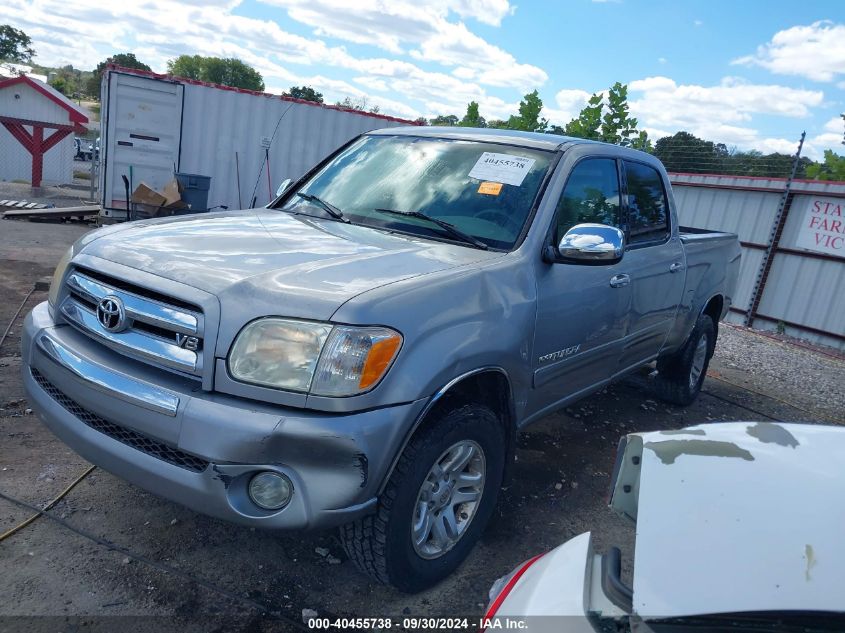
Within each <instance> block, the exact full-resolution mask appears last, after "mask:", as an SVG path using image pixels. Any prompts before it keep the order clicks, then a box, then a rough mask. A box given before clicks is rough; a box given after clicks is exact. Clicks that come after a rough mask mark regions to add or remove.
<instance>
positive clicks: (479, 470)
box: [340, 404, 505, 592]
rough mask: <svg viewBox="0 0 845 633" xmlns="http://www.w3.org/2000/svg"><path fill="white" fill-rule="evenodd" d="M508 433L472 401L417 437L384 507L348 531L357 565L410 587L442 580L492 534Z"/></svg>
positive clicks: (344, 537)
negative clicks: (489, 528) (489, 531)
mask: <svg viewBox="0 0 845 633" xmlns="http://www.w3.org/2000/svg"><path fill="white" fill-rule="evenodd" d="M504 455H505V434H504V430H503V428H502V424H501V422H500V421H499V419H498V418H497V417H496V415H495V414H494V413H493V412H492V411H491V410H490V409H489V408H487V407H485V406H483V405H477V404H469V405H464V406H461V407H459V408H455V409H452V410H449V411H446V412H444V413H441V414H438V418H437V419H436V420H433V421H432V423H431V424H430V425H428V426H427V427H426V428H424V429H423V430H422V431H420V432H419V433H418V434H417V435H415V436H414V437H413V438H412V439H411V442H410V443H409V444H408V446H407V447H406V448H405V451H404V452H403V453H402V456H401V457H400V459H399V463H398V464H397V465H396V468H395V470H394V472H393V474H392V475H391V477H390V480H389V481H388V483H387V486H386V487H385V490H384V492H383V493H382V495H381V497H380V498H379V503H378V506H377V509H376V512H375V513H374V514H372V515H368V516H366V517H363V518H361V519H358V520H357V521H355V522H353V523H350V524H348V525H344V526H342V527H341V529H340V536H341V541H342V542H343V547H344V549H345V550H346V553H347V554H348V555H349V558H350V559H351V560H352V561H353V562H354V563H355V565H356V567H358V569H359V570H361V571H362V572H364V573H365V574H367V575H369V576H371V577H372V578H374V579H376V580H378V581H380V582H383V583H386V584H391V585H393V586H395V587H396V588H398V589H400V590H402V591H408V592H413V591H420V590H422V589H425V588H426V587H430V586H431V585H433V584H435V583H437V582H439V581H440V580H442V579H443V578H445V577H446V576H448V575H449V574H450V573H452V571H454V570H455V569H456V568H457V567H458V566H459V565H460V564H461V563H462V562H463V560H464V559H465V558H466V557H467V555H468V554H469V553H470V551H471V550H472V547H473V546H474V545H475V543H476V542H477V541H478V539H479V537H480V536H481V534H482V533H483V531H484V528H485V527H486V525H487V522H488V521H489V519H490V516H491V514H492V512H493V509H494V507H495V505H496V497H497V495H498V492H499V487H500V486H501V482H502V474H503V470H504Z"/></svg>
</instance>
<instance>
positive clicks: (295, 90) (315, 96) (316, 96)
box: [287, 86, 323, 103]
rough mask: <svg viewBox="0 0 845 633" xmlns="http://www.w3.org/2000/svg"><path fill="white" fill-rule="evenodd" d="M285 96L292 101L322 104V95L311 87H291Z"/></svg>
mask: <svg viewBox="0 0 845 633" xmlns="http://www.w3.org/2000/svg"><path fill="white" fill-rule="evenodd" d="M287 95H288V96H289V97H293V98H294V99H302V100H303V101H313V102H314V103H323V93H322V92H317V91H316V90H314V89H313V88H312V87H311V86H291V87H290V90H288V91H287Z"/></svg>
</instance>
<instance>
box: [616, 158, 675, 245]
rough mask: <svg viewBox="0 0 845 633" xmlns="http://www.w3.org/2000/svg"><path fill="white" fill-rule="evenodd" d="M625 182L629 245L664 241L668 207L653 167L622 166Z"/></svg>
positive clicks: (658, 176)
mask: <svg viewBox="0 0 845 633" xmlns="http://www.w3.org/2000/svg"><path fill="white" fill-rule="evenodd" d="M625 175H626V178H627V181H628V226H629V229H630V241H631V242H648V241H651V240H662V239H665V238H666V236H667V235H668V234H669V205H668V204H667V203H666V192H665V191H664V190H663V180H662V179H661V178H660V174H659V173H658V171H657V170H656V169H654V168H653V167H649V166H648V165H643V164H642V163H629V162H627V161H626V162H625Z"/></svg>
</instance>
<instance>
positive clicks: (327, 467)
mask: <svg viewBox="0 0 845 633" xmlns="http://www.w3.org/2000/svg"><path fill="white" fill-rule="evenodd" d="M22 346H23V350H22V352H23V381H24V387H25V389H26V392H27V395H28V397H29V400H30V402H31V403H32V407H33V409H34V410H35V411H36V413H38V415H39V416H40V417H41V419H42V420H43V421H44V423H45V424H46V425H47V426H48V427H49V428H50V429H51V430H52V431H53V433H55V434H56V435H57V436H58V437H59V438H60V439H61V440H62V441H63V442H65V443H66V444H67V445H68V446H70V447H71V448H73V449H74V450H75V451H76V452H78V453H79V454H80V455H82V456H83V457H84V458H85V459H87V460H89V461H91V462H92V463H94V464H97V465H98V466H101V467H102V468H104V469H105V470H107V471H109V472H112V473H114V474H115V475H117V476H119V477H121V478H123V479H126V480H127V481H130V482H132V483H134V484H135V485H137V486H139V487H141V488H144V489H146V490H149V491H150V492H152V493H154V494H157V495H160V496H162V497H165V498H167V499H170V500H172V501H175V502H177V503H181V504H183V505H185V506H188V507H190V508H192V509H194V510H196V511H198V512H202V513H204V514H208V515H211V516H215V517H218V518H221V519H225V520H228V521H233V522H236V523H241V524H246V525H252V526H259V527H265V528H277V529H304V528H325V527H331V526H335V525H339V524H342V523H345V522H347V521H349V520H351V519H354V518H356V517H358V516H360V515H362V514H365V513H367V512H368V511H370V510H371V509H372V508H373V507H374V505H375V502H376V495H377V491H378V489H379V486H380V484H381V482H382V480H383V478H384V477H385V476H386V474H387V472H388V469H389V467H390V464H391V463H392V460H393V457H394V456H395V453H396V451H397V450H398V447H399V446H400V443H401V441H402V439H403V437H404V433H405V431H406V430H407V429H408V428H410V426H411V425H412V424H413V421H414V420H415V419H416V417H417V415H418V414H419V413H420V411H421V410H422V408H423V406H424V404H425V403H424V401H422V400H420V401H417V402H413V403H410V404H404V405H398V406H394V407H385V408H382V409H376V410H371V411H366V412H356V413H350V414H326V413H320V412H310V411H307V410H300V409H292V408H285V407H280V406H277V405H267V404H264V403H260V402H255V401H251V400H244V399H241V398H235V397H232V396H227V395H223V394H219V393H211V392H206V391H203V390H202V389H201V388H200V385H199V383H198V382H197V381H196V380H193V379H190V378H186V377H182V376H179V375H177V374H171V373H170V372H165V371H162V370H159V369H156V368H153V367H150V366H148V365H146V364H144V363H141V362H139V361H135V360H132V359H129V358H127V357H125V356H122V355H119V354H117V353H116V352H114V351H112V350H110V349H108V348H107V347H105V346H103V345H100V344H98V343H97V342H96V341H93V340H91V339H90V338H88V337H86V336H84V335H82V334H80V333H79V332H77V331H76V330H74V329H73V328H71V327H69V326H63V325H58V326H57V325H55V324H54V322H53V320H52V319H51V317H50V314H49V311H48V308H47V304H46V303H42V304H41V305H39V306H37V307H36V308H35V310H33V311H32V313H31V314H30V315H29V316H28V317H27V319H26V323H25V329H24V334H23V343H22ZM261 470H272V471H276V472H280V473H283V474H285V475H287V476H288V477H289V478H290V480H291V481H292V482H293V487H294V495H293V498H292V500H291V502H290V503H289V504H288V505H287V506H286V507H285V508H283V509H282V510H278V511H273V512H270V511H266V510H262V509H261V508H259V507H258V506H256V505H255V504H253V503H252V502H251V501H250V499H249V497H248V494H247V485H248V483H249V479H250V478H251V476H252V474H254V473H255V472H258V471H261Z"/></svg>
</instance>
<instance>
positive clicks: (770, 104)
mask: <svg viewBox="0 0 845 633" xmlns="http://www.w3.org/2000/svg"><path fill="white" fill-rule="evenodd" d="M628 89H629V94H630V107H631V112H632V113H633V114H634V115H635V116H638V117H640V120H641V121H643V122H644V123H646V124H649V125H653V126H656V127H660V128H663V129H679V130H684V129H686V130H689V131H691V132H693V133H695V130H701V129H705V128H706V129H714V128H716V127H720V126H721V127H723V128H725V129H726V130H728V129H730V128H731V127H733V128H734V129H733V132H732V133H733V134H734V135H740V136H742V135H744V134H745V132H744V131H742V132H740V130H744V128H737V127H736V126H735V125H733V124H736V123H742V122H747V121H750V120H751V118H752V115H754V114H772V115H778V116H785V117H796V118H798V117H806V116H808V115H809V114H810V108H812V107H814V106H818V105H819V104H821V103H822V100H823V99H824V93H823V92H821V91H815V90H803V89H797V88H788V87H786V86H778V85H761V84H751V83H746V82H744V81H741V80H739V79H736V78H732V77H726V78H725V79H723V80H722V82H721V83H720V84H719V85H717V86H699V85H694V84H687V85H678V84H677V83H675V82H674V81H673V80H672V79H670V78H668V77H648V78H646V79H640V80H637V81H632V82H631V83H630V84H629V86H628ZM709 138H713V136H710V137H709Z"/></svg>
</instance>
